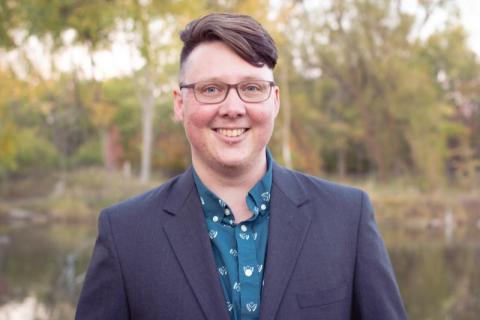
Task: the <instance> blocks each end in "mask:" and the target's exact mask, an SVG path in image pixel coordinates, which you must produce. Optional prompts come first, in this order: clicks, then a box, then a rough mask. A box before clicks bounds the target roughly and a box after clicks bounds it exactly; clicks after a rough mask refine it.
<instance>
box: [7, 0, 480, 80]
mask: <svg viewBox="0 0 480 320" xmlns="http://www.w3.org/2000/svg"><path fill="white" fill-rule="evenodd" d="M278 1H280V0H272V4H273V5H274V6H275V3H276V2H278ZM455 2H456V3H457V5H458V7H459V9H460V21H461V23H462V25H463V26H464V28H465V30H466V31H467V35H468V40H467V41H468V45H469V46H470V48H472V50H473V51H475V53H476V54H477V57H478V59H479V60H480V0H455ZM415 3H416V0H404V4H405V5H404V6H405V9H406V10H407V11H413V12H414V11H415V10H418V7H416V5H415ZM447 18H448V16H447V13H446V12H439V13H438V14H436V15H435V16H433V17H432V18H431V19H430V23H429V24H428V25H426V26H425V28H424V29H423V32H422V34H421V35H420V36H421V37H422V38H426V37H428V35H429V34H431V33H432V32H435V31H436V30H438V29H441V28H442V26H443V25H444V21H445V20H446V19H447ZM73 36H74V35H73V34H69V33H68V32H66V33H65V38H66V41H67V42H68V41H69V38H72V39H73ZM129 43H131V39H127V38H126V37H125V36H124V35H122V34H121V33H119V34H117V35H115V37H114V41H113V42H112V46H111V49H109V50H103V51H99V52H97V53H96V54H95V57H94V60H95V68H94V70H92V67H91V63H90V60H89V58H88V52H87V50H86V48H85V47H80V46H76V47H75V48H73V49H72V48H69V49H65V50H64V51H63V52H60V53H58V54H57V55H56V56H55V57H54V59H55V63H56V65H57V67H58V68H59V70H60V71H63V72H67V71H69V70H71V69H72V68H77V69H78V70H79V71H80V72H83V73H84V76H85V77H86V78H91V76H92V71H93V73H94V75H95V78H96V79H97V80H101V79H105V78H111V77H114V76H120V75H128V74H131V73H132V71H134V70H138V69H139V68H141V66H142V65H143V60H142V58H141V57H140V55H139V54H138V52H137V51H136V50H135V49H133V48H132V46H131V45H129ZM26 46H27V49H26V50H25V52H26V54H27V55H28V56H29V57H30V58H31V59H32V60H33V61H35V64H36V65H37V66H38V68H39V69H40V72H41V73H42V74H43V75H44V76H45V75H47V77H48V74H49V73H50V71H49V65H50V64H49V63H48V59H49V57H48V53H47V50H46V49H45V48H44V47H43V46H42V43H40V41H38V39H34V38H33V39H30V40H29V42H28V43H27V44H26ZM19 59H21V57H20V53H19V52H10V53H8V55H7V59H5V60H4V63H5V62H6V63H12V64H14V65H15V61H18V60H19ZM2 60H3V59H2ZM1 62H2V61H0V63H1ZM17 65H18V64H17ZM16 71H18V70H16ZM25 72H28V71H24V73H25ZM18 73H20V74H21V73H22V72H21V71H18Z"/></svg>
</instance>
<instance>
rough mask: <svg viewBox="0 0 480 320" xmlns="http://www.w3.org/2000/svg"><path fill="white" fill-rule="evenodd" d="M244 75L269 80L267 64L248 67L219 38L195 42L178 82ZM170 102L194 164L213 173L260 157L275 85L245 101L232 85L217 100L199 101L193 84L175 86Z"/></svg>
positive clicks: (275, 100) (231, 80)
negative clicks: (266, 93)
mask: <svg viewBox="0 0 480 320" xmlns="http://www.w3.org/2000/svg"><path fill="white" fill-rule="evenodd" d="M248 79H250V80H252V79H255V80H268V81H273V73H272V70H271V69H269V68H268V67H267V66H263V67H261V68H258V67H254V66H252V65H251V64H249V63H248V62H246V61H244V60H243V59H242V58H240V57H239V56H238V55H237V54H236V53H235V52H234V51H232V50H231V49H230V48H228V47H227V46H226V45H224V44H223V43H221V42H207V43H203V44H200V45H199V46H198V47H196V48H195V49H194V50H193V51H192V52H191V54H190V56H189V57H188V58H187V60H186V61H185V65H184V70H183V79H182V82H183V83H185V84H191V83H196V82H198V81H204V80H215V81H223V82H225V83H228V84H236V83H238V82H240V81H243V80H248ZM174 105H175V107H174V108H175V109H174V111H175V117H176V118H177V119H178V120H181V121H183V126H184V128H185V132H186V135H187V138H188V140H189V142H190V145H191V152H192V160H193V163H194V164H195V165H199V166H203V167H204V168H210V169H213V170H215V171H217V172H222V171H224V170H225V169H249V168H252V167H253V166H255V165H258V164H260V163H262V160H264V157H265V148H266V145H267V143H268V141H269V140H270V137H271V136H272V132H273V126H274V120H275V117H276V116H277V114H278V109H279V89H278V87H276V86H275V87H273V88H272V92H271V95H270V97H269V98H268V99H267V100H266V101H263V102H260V103H246V102H243V101H242V100H241V99H240V97H239V96H238V94H237V92H236V91H235V89H233V88H231V89H230V91H229V93H228V96H227V98H226V99H225V100H224V101H223V102H220V103H216V104H202V103H199V102H198V101H197V100H196V99H195V97H194V92H193V89H182V90H175V91H174ZM262 157H263V159H262Z"/></svg>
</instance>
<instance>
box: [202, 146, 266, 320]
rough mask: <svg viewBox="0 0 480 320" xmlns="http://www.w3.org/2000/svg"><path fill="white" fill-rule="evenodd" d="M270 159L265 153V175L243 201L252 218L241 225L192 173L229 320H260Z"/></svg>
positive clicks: (228, 208) (223, 203) (225, 204)
mask: <svg viewBox="0 0 480 320" xmlns="http://www.w3.org/2000/svg"><path fill="white" fill-rule="evenodd" d="M271 159H272V158H271V154H270V151H268V150H267V172H266V173H265V175H264V176H263V178H262V179H261V180H260V181H258V182H257V184H256V185H255V186H254V187H253V188H252V189H251V190H250V191H249V192H248V195H247V196H246V199H245V200H246V202H247V206H248V208H249V209H250V211H251V212H252V213H253V216H252V217H251V218H250V219H248V220H245V221H243V222H242V223H240V224H237V223H235V218H234V216H233V214H232V210H231V208H230V207H229V206H228V204H227V203H225V202H224V201H223V200H222V199H220V198H219V197H217V196H216V195H215V194H214V193H213V192H211V191H210V190H208V188H207V187H206V186H205V185H204V184H203V183H202V181H201V180H200V178H199V177H198V175H197V174H196V173H195V170H194V171H193V176H194V179H195V184H196V186H197V190H198V194H199V196H200V202H201V203H202V208H203V212H204V214H205V219H206V222H207V227H208V235H209V237H210V239H211V244H212V249H213V255H214V257H215V263H216V265H217V270H218V276H219V278H220V283H221V285H222V289H223V294H224V297H225V303H226V307H227V309H228V311H229V313H230V319H235V320H240V319H242V320H243V319H259V316H260V297H261V293H262V286H263V267H264V263H265V252H266V248H267V239H268V220H269V210H270V190H271V186H272V164H271V161H272V160H271Z"/></svg>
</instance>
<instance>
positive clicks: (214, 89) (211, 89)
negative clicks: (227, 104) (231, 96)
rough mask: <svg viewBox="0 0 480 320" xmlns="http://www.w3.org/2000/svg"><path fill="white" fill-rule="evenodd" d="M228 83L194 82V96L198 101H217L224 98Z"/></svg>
mask: <svg viewBox="0 0 480 320" xmlns="http://www.w3.org/2000/svg"><path fill="white" fill-rule="evenodd" d="M227 90H228V85H227V84H225V83H221V82H212V81H201V82H198V83H196V84H195V88H194V92H195V98H197V100H198V102H200V103H217V102H220V101H222V100H223V99H224V97H225V94H226V92H227Z"/></svg>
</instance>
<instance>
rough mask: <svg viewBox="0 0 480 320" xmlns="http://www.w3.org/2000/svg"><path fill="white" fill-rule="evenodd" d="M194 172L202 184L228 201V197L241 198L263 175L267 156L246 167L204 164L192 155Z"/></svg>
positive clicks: (265, 169) (243, 197)
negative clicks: (218, 166)
mask: <svg viewBox="0 0 480 320" xmlns="http://www.w3.org/2000/svg"><path fill="white" fill-rule="evenodd" d="M192 163H193V167H194V168H195V172H196V173H197V175H198V176H199V177H200V179H201V180H202V182H203V184H205V186H206V187H207V188H208V189H210V190H211V191H212V192H214V193H215V194H216V195H217V196H219V197H220V198H222V199H224V200H225V201H227V203H228V201H229V199H232V198H235V199H242V201H245V200H244V199H245V196H246V194H247V193H248V191H249V190H250V189H251V188H252V187H253V186H254V185H255V184H256V183H257V182H258V181H259V180H260V179H261V178H262V177H263V175H264V174H265V172H266V171H267V157H266V154H265V153H264V156H263V157H261V158H260V159H258V162H256V163H255V165H252V166H248V167H242V168H239V167H235V168H231V167H220V168H217V167H213V166H209V165H206V164H205V163H204V162H203V161H198V159H196V158H195V157H192Z"/></svg>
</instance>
